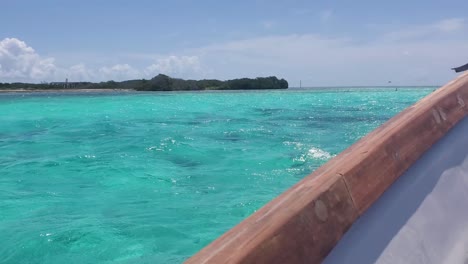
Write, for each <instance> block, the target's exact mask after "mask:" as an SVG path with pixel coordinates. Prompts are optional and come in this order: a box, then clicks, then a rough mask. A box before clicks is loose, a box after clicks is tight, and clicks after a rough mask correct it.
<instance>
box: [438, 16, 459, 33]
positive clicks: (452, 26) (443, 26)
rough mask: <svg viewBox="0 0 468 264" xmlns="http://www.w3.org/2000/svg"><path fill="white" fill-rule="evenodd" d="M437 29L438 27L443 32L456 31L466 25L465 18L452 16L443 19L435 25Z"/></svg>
mask: <svg viewBox="0 0 468 264" xmlns="http://www.w3.org/2000/svg"><path fill="white" fill-rule="evenodd" d="M433 26H434V28H435V29H438V30H440V31H442V32H455V31H459V30H461V29H463V28H464V27H465V19H463V18H450V19H445V20H441V21H439V22H437V23H435V24H434V25H433Z"/></svg>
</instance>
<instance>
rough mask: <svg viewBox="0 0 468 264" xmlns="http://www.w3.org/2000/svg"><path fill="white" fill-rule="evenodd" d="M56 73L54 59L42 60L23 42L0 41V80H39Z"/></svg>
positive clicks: (15, 40)
mask: <svg viewBox="0 0 468 264" xmlns="http://www.w3.org/2000/svg"><path fill="white" fill-rule="evenodd" d="M55 71H56V66H55V64H54V58H42V57H41V56H39V55H38V54H37V53H36V51H35V50H34V49H33V48H32V47H30V46H28V45H27V44H26V43H25V42H24V41H21V40H19V39H16V38H5V39H3V40H2V41H0V78H2V79H4V80H14V81H19V80H30V79H35V80H41V79H46V78H49V77H50V76H51V75H53V74H54V73H55Z"/></svg>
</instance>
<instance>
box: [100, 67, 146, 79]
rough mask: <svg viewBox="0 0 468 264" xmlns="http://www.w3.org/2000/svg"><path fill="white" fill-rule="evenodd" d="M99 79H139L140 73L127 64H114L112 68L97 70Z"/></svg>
mask: <svg viewBox="0 0 468 264" xmlns="http://www.w3.org/2000/svg"><path fill="white" fill-rule="evenodd" d="M99 74H100V77H101V79H105V80H114V81H123V80H129V79H139V78H141V77H142V76H141V73H140V72H139V71H138V70H137V69H134V68H133V67H132V66H130V65H128V64H116V65H114V66H112V67H102V68H100V69H99Z"/></svg>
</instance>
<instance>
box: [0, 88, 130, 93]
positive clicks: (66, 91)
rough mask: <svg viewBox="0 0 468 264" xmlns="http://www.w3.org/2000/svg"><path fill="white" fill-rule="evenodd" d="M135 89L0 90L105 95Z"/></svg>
mask: <svg viewBox="0 0 468 264" xmlns="http://www.w3.org/2000/svg"><path fill="white" fill-rule="evenodd" d="M134 91H135V90H133V89H4V90H3V89H0V94H1V93H47V92H49V93H80V92H81V93H104V92H108V93H111V92H134Z"/></svg>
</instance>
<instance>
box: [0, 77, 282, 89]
mask: <svg viewBox="0 0 468 264" xmlns="http://www.w3.org/2000/svg"><path fill="white" fill-rule="evenodd" d="M287 88H288V82H287V81H286V80H285V79H278V78H277V77H275V76H271V77H258V78H255V79H251V78H241V79H233V80H226V81H220V80H215V79H207V80H184V79H179V78H172V77H169V76H167V75H164V74H159V75H157V76H156V77H154V78H152V79H150V80H145V79H141V80H128V81H122V82H115V81H107V82H99V83H93V82H68V81H66V82H51V83H19V82H18V83H1V82H0V91H1V90H67V89H70V90H93V89H99V90H106V89H113V90H136V91H201V90H263V89H287Z"/></svg>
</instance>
